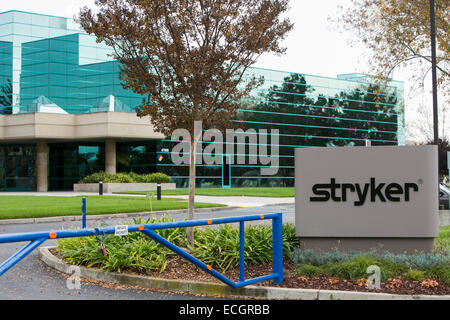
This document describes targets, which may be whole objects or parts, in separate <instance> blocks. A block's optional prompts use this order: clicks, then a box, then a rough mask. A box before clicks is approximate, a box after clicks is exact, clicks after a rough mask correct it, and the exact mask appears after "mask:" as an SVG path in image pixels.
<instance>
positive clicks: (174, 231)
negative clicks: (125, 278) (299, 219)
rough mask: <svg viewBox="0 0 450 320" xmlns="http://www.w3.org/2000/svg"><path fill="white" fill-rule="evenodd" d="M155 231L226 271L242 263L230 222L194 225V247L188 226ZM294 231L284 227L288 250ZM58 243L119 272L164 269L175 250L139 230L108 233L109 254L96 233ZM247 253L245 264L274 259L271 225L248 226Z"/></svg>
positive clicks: (82, 259)
mask: <svg viewBox="0 0 450 320" xmlns="http://www.w3.org/2000/svg"><path fill="white" fill-rule="evenodd" d="M172 221H174V220H173V218H172V217H170V216H166V215H165V216H163V217H162V218H160V219H157V218H155V217H150V218H148V219H146V220H143V219H142V218H140V217H139V218H135V219H133V220H131V221H128V222H126V223H127V224H149V223H161V222H172ZM155 232H157V233H158V234H159V235H160V236H162V237H163V238H165V239H166V240H168V241H170V242H172V243H173V244H175V245H177V246H179V247H182V248H188V249H189V250H190V251H191V252H192V254H193V255H194V256H195V257H196V258H198V259H200V260H201V261H203V262H204V263H206V264H209V265H211V266H213V267H214V268H215V269H217V270H219V271H222V272H223V271H226V270H229V269H233V268H235V267H237V266H238V265H239V230H238V229H237V228H234V227H233V226H232V225H230V224H225V225H219V226H217V227H211V228H204V227H202V228H200V227H196V228H194V232H195V246H194V247H193V248H192V247H189V245H188V243H187V240H186V229H185V228H168V229H162V230H157V231H155ZM293 234H294V235H295V230H294V228H293V227H291V226H287V227H285V228H283V247H284V248H286V249H285V250H291V249H292V248H293V247H294V242H295V241H297V238H296V237H295V236H293ZM57 243H58V246H57V251H58V252H59V254H60V255H62V256H63V257H65V258H67V259H68V261H69V262H70V263H74V264H78V265H84V266H89V267H91V266H95V267H99V268H102V269H105V270H109V271H116V272H120V271H121V270H124V269H131V270H137V271H141V272H150V271H156V270H159V271H163V270H164V269H165V267H166V257H167V256H168V255H171V254H174V253H173V252H172V251H169V250H168V249H166V248H165V247H163V246H161V245H159V244H157V243H156V242H154V241H153V240H151V239H150V238H148V237H147V236H145V235H143V234H141V233H140V232H133V233H130V234H129V235H127V236H125V237H115V236H113V235H107V236H106V237H105V247H106V249H107V251H108V255H107V256H103V255H102V254H101V253H100V252H99V251H98V248H99V244H98V241H97V239H96V238H95V237H83V238H68V239H58V241H57ZM286 252H287V251H286ZM244 255H245V264H246V265H249V264H253V263H266V262H270V261H272V229H271V227H270V226H252V225H248V226H246V228H245V250H244Z"/></svg>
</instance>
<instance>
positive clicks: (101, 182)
mask: <svg viewBox="0 0 450 320" xmlns="http://www.w3.org/2000/svg"><path fill="white" fill-rule="evenodd" d="M98 195H100V196H102V195H103V181H101V180H100V181H99V182H98Z"/></svg>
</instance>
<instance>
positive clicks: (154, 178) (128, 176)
mask: <svg viewBox="0 0 450 320" xmlns="http://www.w3.org/2000/svg"><path fill="white" fill-rule="evenodd" d="M100 181H103V182H104V183H157V182H160V183H169V182H171V181H172V180H171V178H170V177H169V176H168V175H166V174H164V173H161V172H155V173H148V174H138V173H135V172H125V173H124V172H119V173H116V174H111V173H106V172H104V171H99V172H95V173H93V174H91V175H89V176H86V177H84V178H83V179H81V180H80V181H79V183H99V182H100Z"/></svg>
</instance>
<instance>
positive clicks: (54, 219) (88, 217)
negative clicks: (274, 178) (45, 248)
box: [0, 206, 240, 225]
mask: <svg viewBox="0 0 450 320" xmlns="http://www.w3.org/2000/svg"><path fill="white" fill-rule="evenodd" d="M236 208H240V207H235V206H228V207H210V208H198V209H195V212H205V211H206V212H208V211H210V212H213V211H221V210H230V209H236ZM187 212H188V209H176V210H162V211H153V212H150V211H143V212H130V213H114V214H98V215H89V214H88V215H86V220H87V221H89V220H94V221H95V220H102V219H103V220H104V219H114V218H121V219H126V218H130V217H139V216H150V215H152V214H156V215H158V214H163V213H166V214H182V213H187ZM81 219H82V215H81V213H80V214H79V215H77V216H59V217H45V218H24V219H1V220H0V225H8V224H27V223H49V222H64V221H81Z"/></svg>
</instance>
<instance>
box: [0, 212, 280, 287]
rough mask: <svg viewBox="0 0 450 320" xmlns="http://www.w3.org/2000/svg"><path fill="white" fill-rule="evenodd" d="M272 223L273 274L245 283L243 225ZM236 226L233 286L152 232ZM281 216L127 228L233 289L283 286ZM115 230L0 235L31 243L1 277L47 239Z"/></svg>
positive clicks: (4, 268) (0, 270) (5, 264)
mask: <svg viewBox="0 0 450 320" xmlns="http://www.w3.org/2000/svg"><path fill="white" fill-rule="evenodd" d="M266 219H272V255H273V263H272V269H273V270H272V274H269V275H266V276H262V277H258V278H253V279H249V280H245V261H244V243H245V242H244V241H245V239H244V223H245V221H256V220H266ZM234 222H238V223H239V281H238V282H234V281H232V280H230V279H228V278H227V277H225V276H224V275H222V274H221V273H219V272H218V271H216V270H214V269H213V268H212V267H211V266H210V265H207V264H205V263H203V262H202V261H200V260H199V259H197V258H195V257H194V256H192V255H191V254H189V253H187V252H186V251H184V250H183V249H181V248H180V247H178V246H176V245H174V244H173V243H171V242H169V241H167V240H166V239H164V238H163V237H161V236H160V235H158V234H157V233H155V232H154V230H161V229H170V228H186V227H196V226H207V225H214V224H223V223H234ZM282 225H283V223H282V214H281V213H271V214H265V215H252V216H242V217H227V218H216V219H208V220H207V219H205V220H189V221H180V222H165V223H152V224H140V225H127V228H128V232H142V233H144V234H145V235H147V236H148V237H150V238H151V239H153V240H155V241H156V242H158V243H160V244H162V245H163V246H165V247H167V248H168V249H170V250H172V251H173V252H175V253H176V254H178V255H180V256H181V257H183V258H185V259H186V260H188V261H190V262H192V263H193V264H195V265H196V266H198V267H199V268H200V269H202V270H204V271H205V272H208V273H210V274H211V275H212V276H214V277H216V278H217V279H219V280H220V281H222V282H224V283H226V284H228V285H229V286H231V287H233V288H239V287H243V286H246V285H249V284H253V283H256V282H262V281H267V280H273V281H274V283H275V284H279V283H281V282H283V231H282ZM115 230H116V228H115V226H110V227H103V228H95V229H81V230H61V231H43V232H30V233H13V234H2V235H0V243H11V242H22V241H30V243H29V244H27V245H26V246H24V247H23V248H22V249H20V250H19V251H18V252H16V253H15V254H14V255H12V256H11V257H10V258H9V259H7V260H6V261H4V262H3V263H2V264H1V265H0V276H1V275H3V274H4V273H5V272H6V271H8V270H9V269H10V268H12V267H13V266H14V265H15V264H16V263H18V262H19V261H20V260H22V259H23V258H24V257H25V256H26V255H27V254H29V253H30V252H31V251H33V250H34V249H35V248H36V247H38V246H39V245H41V244H42V243H44V242H45V241H46V240H48V239H59V238H77V237H89V236H94V235H97V234H99V233H102V234H104V235H107V234H114V233H115Z"/></svg>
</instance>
